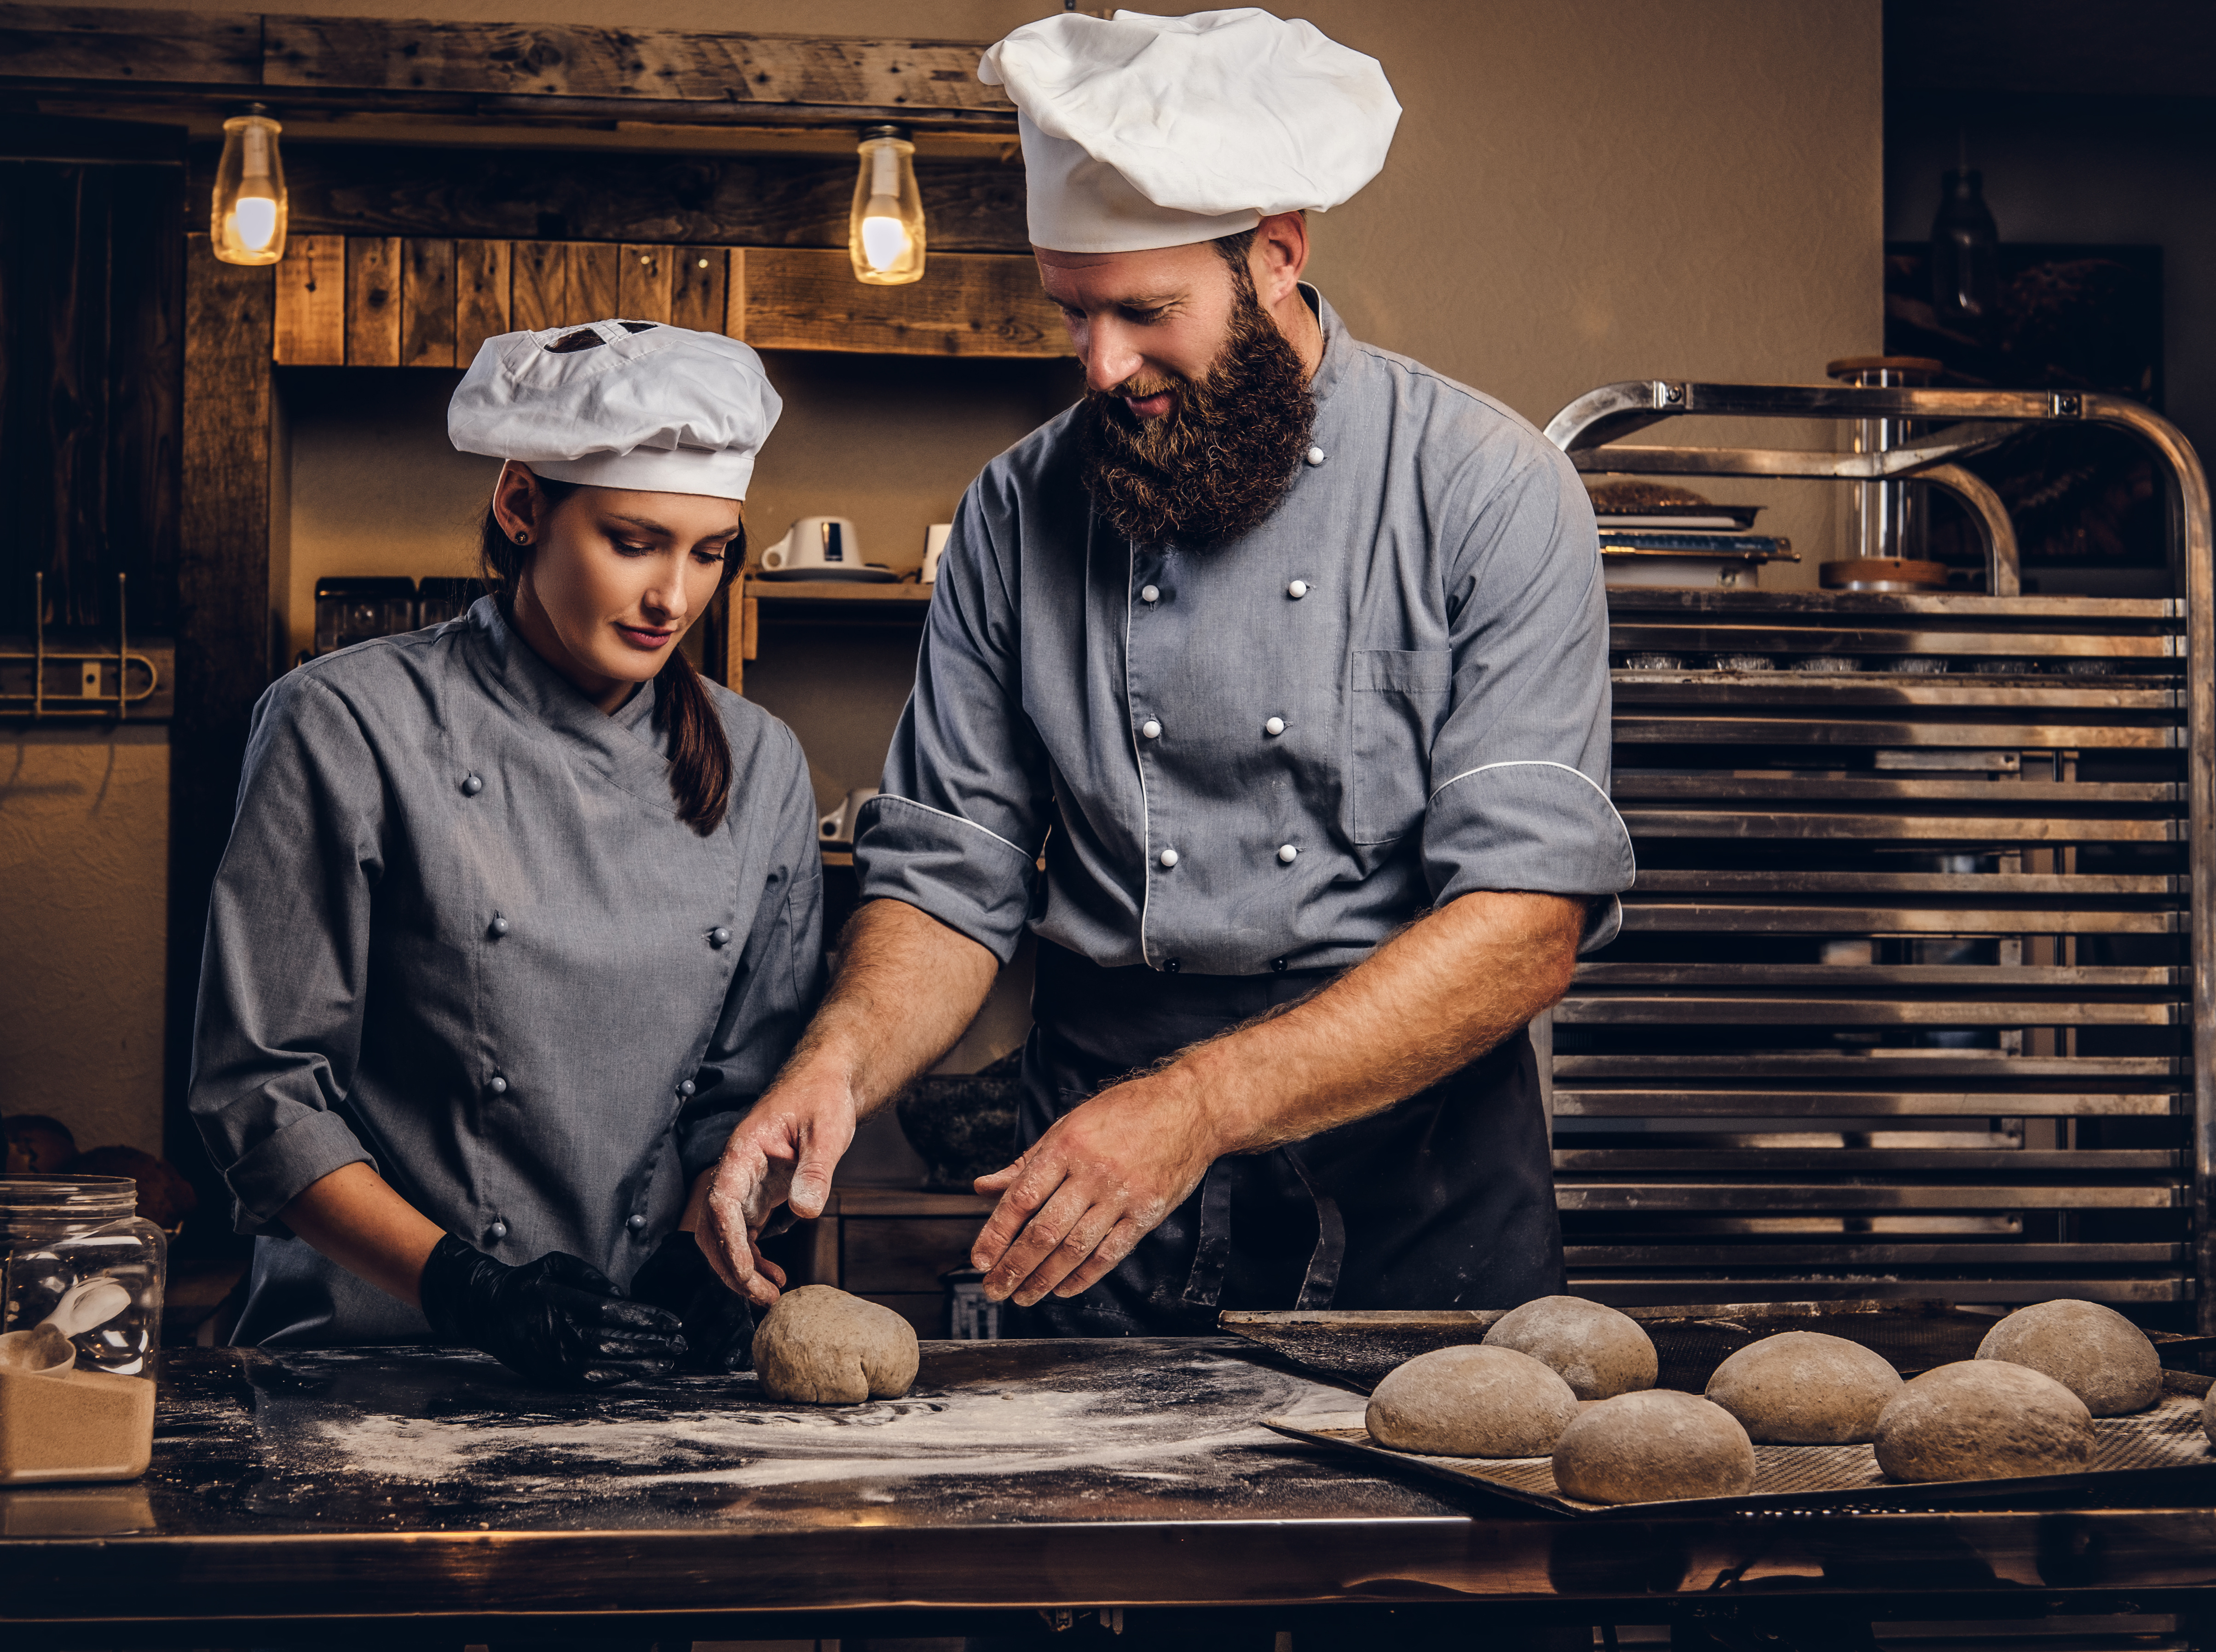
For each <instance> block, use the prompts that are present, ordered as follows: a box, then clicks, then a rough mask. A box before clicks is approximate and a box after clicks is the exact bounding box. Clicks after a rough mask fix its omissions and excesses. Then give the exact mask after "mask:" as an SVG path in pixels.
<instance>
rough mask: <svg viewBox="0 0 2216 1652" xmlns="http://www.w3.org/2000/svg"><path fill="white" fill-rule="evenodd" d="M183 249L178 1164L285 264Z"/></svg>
mask: <svg viewBox="0 0 2216 1652" xmlns="http://www.w3.org/2000/svg"><path fill="white" fill-rule="evenodd" d="M185 257H186V264H185V362H184V420H183V427H182V458H183V470H184V481H183V489H182V532H181V536H180V545H179V556H178V565H177V603H178V609H177V622H176V638H177V651H176V710H175V716H174V717H173V719H172V720H171V722H170V725H169V942H168V956H169V968H168V994H167V996H168V999H169V1034H168V1041H167V1042H168V1058H169V1059H168V1061H167V1063H166V1066H167V1072H168V1081H167V1090H168V1102H169V1104H168V1107H167V1109H166V1114H167V1118H168V1120H169V1126H168V1129H167V1137H166V1139H167V1140H168V1143H169V1151H170V1154H171V1156H172V1157H173V1158H176V1160H177V1162H178V1163H179V1164H199V1163H200V1162H201V1161H200V1159H199V1158H196V1157H195V1156H194V1155H192V1154H190V1153H188V1152H186V1151H185V1149H186V1147H187V1145H188V1142H189V1139H190V1137H191V1134H192V1133H191V1131H190V1129H189V1127H187V1126H185V1125H184V1124H183V1123H182V1121H183V1120H184V1117H185V1114H184V1108H183V1101H184V1094H185V1085H186V1081H187V1077H188V1074H189V1072H190V1071H191V1065H192V1030H193V1017H194V1004H195V1003H196V1001H197V999H198V997H199V991H200V943H201V939H202V937H203V936H204V935H205V934H206V928H207V903H208V890H209V888H210V887H211V886H212V883H213V881H214V879H215V869H216V866H217V863H219V861H220V860H221V859H222V857H223V849H224V844H225V841H226V840H227V839H228V838H229V837H230V835H231V813H232V810H233V808H235V807H236V804H237V795H238V777H239V770H240V766H241V763H242V760H243V757H244V754H245V751H246V727H247V718H248V715H249V713H250V712H251V711H252V710H253V709H254V703H255V700H257V699H258V698H260V697H261V695H262V690H263V689H265V688H267V687H268V684H269V674H270V673H269V666H270V637H271V628H270V596H271V593H270V588H269V465H270V415H271V397H270V382H271V374H270V358H271V356H272V355H273V354H274V352H275V348H276V271H277V270H279V269H281V268H282V267H283V266H282V265H268V264H262V265H254V266H241V265H237V264H225V263H221V262H219V261H217V259H216V256H215V255H214V254H213V253H212V251H211V250H210V249H209V246H208V238H207V236H205V235H194V236H190V237H188V242H187V250H186V255H185ZM181 1154H182V1157H180V1155H181Z"/></svg>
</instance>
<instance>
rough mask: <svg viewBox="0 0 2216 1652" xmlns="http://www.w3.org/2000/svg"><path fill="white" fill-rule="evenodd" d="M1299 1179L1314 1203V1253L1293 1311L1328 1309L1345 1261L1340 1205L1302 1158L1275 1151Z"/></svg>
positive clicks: (1290, 1152)
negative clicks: (1318, 1182)
mask: <svg viewBox="0 0 2216 1652" xmlns="http://www.w3.org/2000/svg"><path fill="white" fill-rule="evenodd" d="M1278 1151H1280V1152H1282V1153H1283V1154H1284V1156H1285V1162H1286V1163H1287V1164H1290V1165H1291V1166H1292V1167H1293V1171H1294V1173H1295V1174H1296V1175H1297V1176H1299V1177H1300V1178H1301V1185H1302V1187H1304V1188H1307V1189H1308V1197H1309V1198H1311V1199H1313V1200H1314V1201H1315V1213H1316V1242H1315V1250H1314V1251H1313V1252H1312V1253H1311V1254H1310V1255H1309V1256H1308V1277H1307V1278H1305V1279H1303V1280H1302V1281H1301V1294H1300V1299H1298V1300H1297V1301H1296V1302H1295V1303H1294V1304H1293V1306H1295V1307H1296V1308H1328V1307H1329V1306H1331V1299H1332V1298H1333V1296H1334V1295H1336V1294H1337V1293H1338V1291H1339V1264H1340V1263H1342V1262H1345V1260H1346V1219H1345V1217H1343V1216H1341V1215H1340V1214H1339V1201H1338V1200H1336V1199H1334V1198H1333V1197H1332V1196H1331V1195H1330V1194H1327V1193H1326V1192H1325V1191H1324V1190H1323V1189H1322V1188H1319V1187H1318V1186H1316V1184H1315V1179H1314V1177H1313V1176H1309V1174H1308V1166H1307V1165H1305V1164H1302V1163H1301V1156H1300V1155H1299V1154H1298V1153H1296V1152H1295V1151H1293V1150H1292V1149H1291V1148H1290V1147H1284V1148H1280V1149H1279V1150H1278Z"/></svg>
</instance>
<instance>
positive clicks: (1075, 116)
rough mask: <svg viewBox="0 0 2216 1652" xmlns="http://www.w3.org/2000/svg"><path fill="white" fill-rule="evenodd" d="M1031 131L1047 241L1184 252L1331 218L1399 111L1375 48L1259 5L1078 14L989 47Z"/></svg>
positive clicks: (1035, 210) (990, 61)
mask: <svg viewBox="0 0 2216 1652" xmlns="http://www.w3.org/2000/svg"><path fill="white" fill-rule="evenodd" d="M977 78H978V79H980V80H982V81H983V82H984V83H986V84H988V85H989V86H1006V88H1007V89H1008V95H1009V96H1010V97H1011V98H1013V100H1014V101H1015V105H1016V126H1017V129H1018V130H1019V132H1020V133H1021V134H1022V137H1023V144H1024V168H1025V173H1026V183H1027V190H1028V194H1029V206H1030V210H1031V242H1032V244H1034V245H1035V246H1040V247H1050V248H1052V249H1055V250H1056V251H1059V252H1136V251H1139V250H1141V249H1145V248H1148V247H1182V246H1186V245H1189V244H1191V243H1193V242H1197V241H1213V240H1215V239H1216V237H1218V236H1227V235H1235V234H1237V233H1238V232H1239V231H1240V230H1251V229H1253V227H1254V226H1255V225H1256V224H1259V223H1260V222H1261V221H1262V219H1263V218H1265V217H1267V216H1269V215H1270V214H1271V213H1274V212H1302V211H1306V212H1323V211H1325V210H1327V208H1330V207H1333V206H1338V205H1339V203H1340V202H1341V201H1343V200H1347V199H1348V198H1349V197H1350V196H1351V195H1352V194H1353V193H1354V192H1355V191H1356V190H1357V189H1359V188H1361V187H1362V186H1363V185H1364V184H1366V183H1368V182H1369V181H1370V180H1371V179H1372V178H1374V177H1376V175H1377V174H1378V171H1379V169H1382V167H1383V166H1384V164H1385V150H1386V149H1387V147H1388V145H1389V144H1391V143H1392V141H1393V128H1394V126H1395V124H1397V123H1398V122H1399V120H1400V103H1399V102H1398V101H1396V100H1395V99H1394V96H1393V89H1392V87H1391V86H1389V85H1388V84H1387V83H1386V80H1385V71H1384V70H1383V69H1382V68H1381V67H1379V66H1378V63H1377V60H1376V58H1368V57H1364V56H1363V54H1362V53H1361V52H1356V51H1352V50H1351V49H1350V48H1348V47H1346V46H1341V45H1339V43H1338V42H1337V41H1336V40H1331V39H1330V38H1328V37H1327V35H1325V34H1323V33H1322V31H1321V30H1320V29H1318V28H1316V27H1315V25H1314V24H1313V23H1308V22H1303V21H1300V20H1298V19H1294V20H1292V21H1286V20H1285V19H1283V18H1280V17H1273V16H1271V15H1270V14H1269V13H1268V12H1266V11H1263V10H1260V9H1258V8H1255V7H1251V6H1250V7H1245V8H1242V9H1239V10H1236V11H1199V12H1195V13H1193V14H1192V15H1191V16H1189V17H1152V16H1148V15H1146V14H1145V13H1143V12H1136V11H1119V12H1117V14H1116V15H1115V16H1114V18H1113V19H1112V20H1111V19H1108V18H1101V17H1089V16H1086V15H1084V14H1083V13H1081V12H1063V13H1061V14H1060V15H1056V16H1052V17H1047V18H1043V19H1041V20H1040V21H1037V22H1035V23H1026V24H1025V25H1024V26H1023V27H1022V28H1019V29H1018V30H1016V31H1015V33H1013V34H1010V35H1009V36H1008V37H1007V38H1006V40H1002V41H1000V43H999V44H998V45H996V46H992V47H991V48H989V49H988V51H987V52H986V53H985V56H984V58H983V60H982V62H980V63H979V64H978V65H977Z"/></svg>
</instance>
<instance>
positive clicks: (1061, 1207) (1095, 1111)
mask: <svg viewBox="0 0 2216 1652" xmlns="http://www.w3.org/2000/svg"><path fill="white" fill-rule="evenodd" d="M1221 1152H1222V1146H1221V1145H1219V1144H1218V1142H1217V1140H1216V1137H1215V1135H1214V1133H1213V1132H1212V1131H1211V1130H1210V1124H1209V1118H1208V1115H1207V1112H1206V1109H1205V1108H1203V1107H1202V1106H1201V1105H1200V1103H1199V1102H1198V1100H1197V1097H1196V1096H1195V1094H1194V1086H1193V1085H1192V1084H1191V1080H1190V1078H1189V1077H1188V1075H1186V1074H1185V1073H1184V1072H1179V1070H1178V1069H1175V1068H1173V1069H1170V1070H1169V1071H1167V1072H1159V1073H1153V1074H1149V1075H1148V1076H1147V1077H1145V1078H1133V1079H1130V1080H1128V1081H1127V1082H1125V1083H1123V1084H1117V1085H1115V1086H1113V1087H1112V1088H1111V1089H1108V1090H1102V1091H1101V1092H1100V1094H1099V1095H1098V1096H1094V1097H1093V1099H1092V1100H1091V1101H1089V1102H1084V1103H1082V1104H1081V1105H1080V1106H1079V1107H1077V1108H1074V1109H1073V1110H1072V1111H1070V1112H1068V1113H1067V1114H1065V1115H1062V1117H1061V1118H1059V1119H1057V1120H1056V1121H1055V1122H1054V1125H1053V1126H1052V1127H1051V1128H1050V1129H1049V1130H1048V1131H1047V1133H1045V1134H1044V1135H1043V1136H1041V1137H1040V1138H1039V1139H1038V1140H1037V1141H1036V1142H1034V1143H1033V1144H1032V1145H1031V1151H1028V1152H1026V1153H1025V1155H1024V1156H1023V1157H1022V1158H1019V1159H1018V1160H1017V1161H1016V1162H1015V1163H1014V1164H1011V1165H1009V1166H1008V1167H1007V1169H1006V1170H995V1171H994V1173H993V1174H992V1175H990V1176H980V1177H979V1178H978V1179H977V1181H976V1184H975V1185H976V1189H977V1191H978V1192H979V1193H981V1194H992V1193H997V1194H1000V1204H999V1205H998V1206H997V1207H995V1208H994V1212H993V1214H992V1218H991V1219H990V1220H988V1222H987V1223H986V1224H985V1229H984V1231H983V1232H982V1233H980V1234H979V1235H978V1236H977V1242H976V1244H975V1245H974V1246H973V1247H972V1248H971V1250H970V1252H969V1261H970V1264H971V1266H973V1267H976V1268H983V1269H984V1270H985V1295H986V1297H987V1298H988V1299H989V1300H992V1301H994V1302H1004V1301H1006V1300H1007V1299H1009V1298H1011V1297H1013V1298H1014V1299H1015V1300H1016V1302H1017V1304H1018V1305H1019V1306H1021V1307H1025V1308H1028V1307H1030V1306H1031V1305H1032V1304H1034V1303H1036V1302H1037V1301H1039V1300H1040V1299H1043V1297H1045V1296H1046V1294H1047V1293H1049V1292H1053V1293H1055V1294H1056V1295H1057V1296H1065V1297H1070V1296H1075V1295H1076V1294H1077V1293H1079V1292H1080V1291H1084V1290H1088V1289H1090V1288H1091V1287H1093V1286H1094V1285H1097V1284H1098V1283H1099V1281H1100V1280H1103V1279H1104V1278H1105V1277H1106V1276H1107V1274H1108V1273H1109V1270H1110V1269H1111V1268H1114V1267H1115V1266H1116V1265H1117V1263H1118V1262H1122V1261H1123V1258H1124V1257H1126V1256H1130V1254H1131V1251H1132V1249H1133V1247H1135V1246H1136V1244H1138V1243H1139V1241H1140V1240H1142V1239H1143V1238H1145V1237H1147V1235H1148V1234H1149V1233H1151V1232H1153V1231H1154V1229H1155V1228H1156V1227H1158V1226H1159V1225H1160V1224H1161V1221H1162V1219H1163V1218H1164V1217H1166V1216H1167V1215H1168V1214H1169V1213H1171V1212H1172V1211H1173V1210H1175V1209H1176V1208H1177V1207H1179V1205H1181V1204H1183V1203H1184V1202H1185V1200H1186V1199H1188V1198H1189V1197H1191V1194H1192V1190H1193V1189H1194V1188H1197V1187H1198V1186H1199V1185H1200V1181H1201V1178H1202V1177H1203V1176H1206V1175H1207V1174H1208V1167H1209V1166H1210V1164H1214V1163H1215V1162H1216V1158H1217V1157H1218V1156H1219V1155H1220V1153H1221Z"/></svg>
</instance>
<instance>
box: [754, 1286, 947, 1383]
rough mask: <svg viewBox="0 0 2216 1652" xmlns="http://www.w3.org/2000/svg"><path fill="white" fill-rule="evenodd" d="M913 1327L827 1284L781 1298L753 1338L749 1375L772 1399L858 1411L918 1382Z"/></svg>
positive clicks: (888, 1312) (895, 1316) (896, 1316)
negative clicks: (849, 1407) (864, 1404)
mask: <svg viewBox="0 0 2216 1652" xmlns="http://www.w3.org/2000/svg"><path fill="white" fill-rule="evenodd" d="M917 1354H918V1350H917V1348H916V1343H915V1328H914V1326H913V1325H911V1324H909V1323H908V1321H907V1320H905V1319H903V1318H902V1317H900V1316H899V1315H898V1314H896V1313H895V1312H894V1311H892V1310H891V1309H890V1308H887V1307H883V1306H881V1305H878V1304H877V1303H875V1302H865V1301H864V1300H863V1299H861V1298H860V1297H858V1296H849V1295H847V1294H846V1292H844V1291H840V1290H834V1288H833V1287H830V1286H828V1285H803V1286H802V1287H800V1288H799V1289H798V1290H797V1291H787V1292H786V1293H785V1294H784V1295H783V1296H781V1297H779V1298H778V1299H777V1305H775V1306H774V1307H773V1308H772V1309H771V1310H770V1311H769V1313H768V1314H767V1316H766V1317H764V1318H763V1320H762V1322H761V1328H760V1330H757V1331H755V1332H754V1370H755V1372H756V1373H757V1374H759V1376H760V1379H761V1388H762V1392H763V1393H765V1394H766V1395H768V1396H769V1397H770V1398H772V1399H779V1400H797V1401H798V1402H799V1403H802V1404H803V1405H859V1403H861V1402H862V1401H864V1400H868V1399H879V1400H893V1399H898V1398H899V1397H901V1396H902V1395H903V1394H905V1393H907V1392H908V1388H909V1386H910V1385H912V1384H914V1381H915V1366H916V1360H917Z"/></svg>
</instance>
